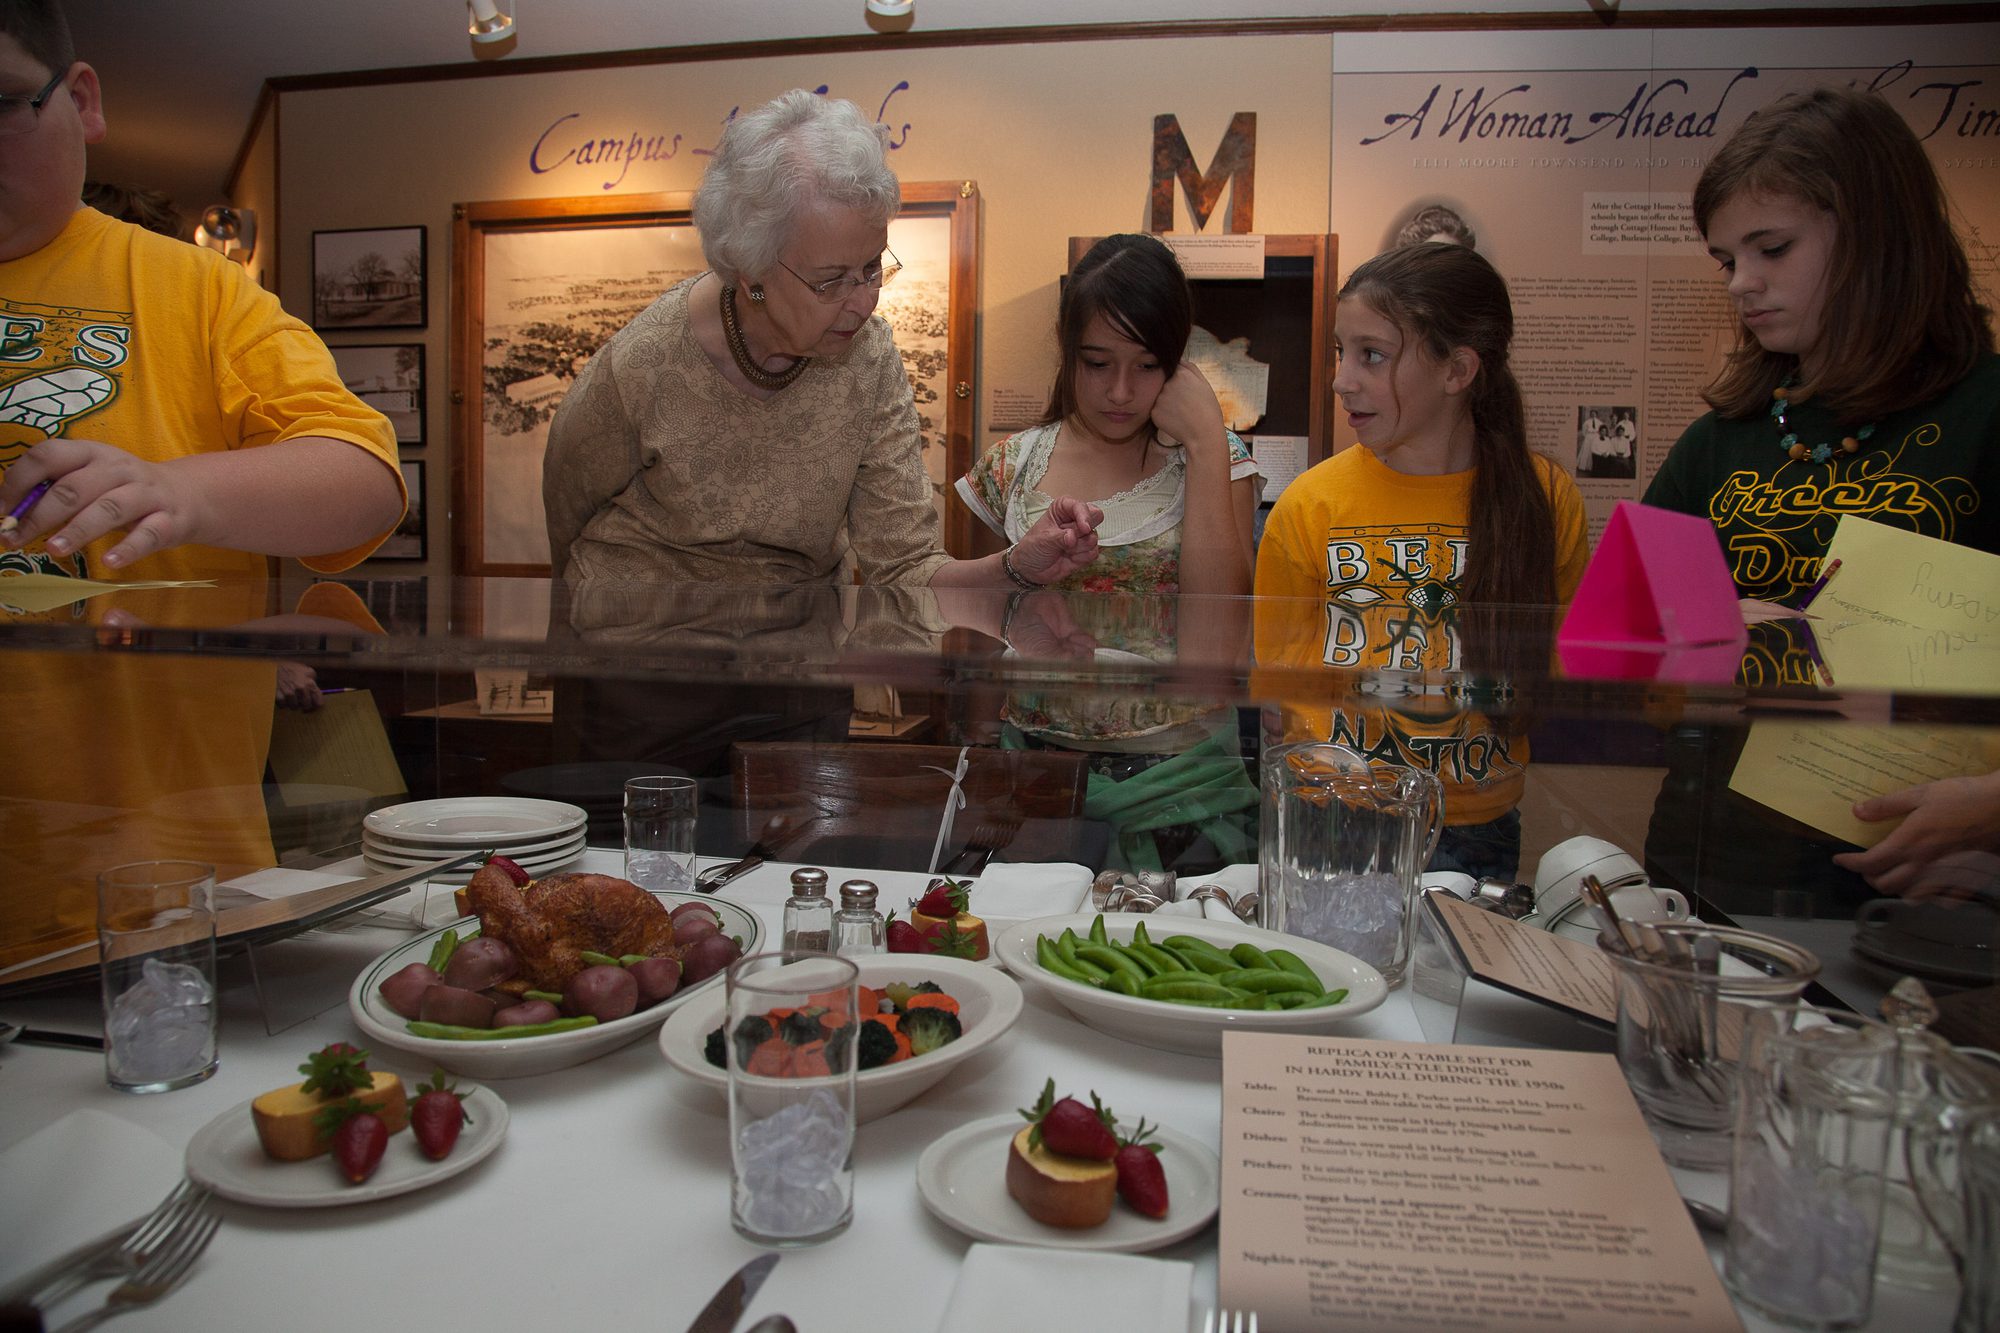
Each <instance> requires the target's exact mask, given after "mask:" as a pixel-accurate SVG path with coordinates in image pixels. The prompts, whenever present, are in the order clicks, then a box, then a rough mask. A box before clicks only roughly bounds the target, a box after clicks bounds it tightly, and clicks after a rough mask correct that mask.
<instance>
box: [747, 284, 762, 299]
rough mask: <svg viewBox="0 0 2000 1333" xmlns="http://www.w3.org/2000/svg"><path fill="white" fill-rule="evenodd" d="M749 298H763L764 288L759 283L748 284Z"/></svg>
mask: <svg viewBox="0 0 2000 1333" xmlns="http://www.w3.org/2000/svg"><path fill="white" fill-rule="evenodd" d="M750 299H751V300H753V301H761V300H763V299H764V288H763V286H762V285H761V284H758V283H754V282H753V283H751V284H750Z"/></svg>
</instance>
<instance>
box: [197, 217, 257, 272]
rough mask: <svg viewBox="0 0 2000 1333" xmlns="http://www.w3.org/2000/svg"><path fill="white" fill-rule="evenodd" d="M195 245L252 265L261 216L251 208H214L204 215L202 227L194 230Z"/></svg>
mask: <svg viewBox="0 0 2000 1333" xmlns="http://www.w3.org/2000/svg"><path fill="white" fill-rule="evenodd" d="M194 243H195V244H196V245H201V246H206V247H208V248H209V249H210V250H213V251H215V252H216V253H217V254H219V255H222V256H224V257H225V258H228V259H234V260H236V261H237V262H238V263H240V264H248V263H249V262H250V256H251V255H252V254H253V253H254V252H255V251H256V249H257V215H256V214H255V213H254V212H252V211H251V210H250V209H247V208H231V207H230V206H229V205H228V204H211V205H210V206H209V207H208V208H206V209H205V210H203V212H202V215H201V225H200V226H198V227H196V228H195V229H194Z"/></svg>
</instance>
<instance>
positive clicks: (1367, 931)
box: [1259, 742, 1444, 986]
mask: <svg viewBox="0 0 2000 1333" xmlns="http://www.w3.org/2000/svg"><path fill="white" fill-rule="evenodd" d="M1264 776H1265V779H1266V781H1267V782H1271V783H1275V784H1276V788H1275V791H1273V792H1267V794H1266V806H1265V809H1266V811H1267V813H1269V812H1271V811H1275V813H1276V818H1277V836H1276V838H1275V839H1274V840H1273V841H1274V845H1273V846H1271V847H1269V848H1268V850H1269V852H1270V854H1271V855H1272V856H1273V857H1274V858H1275V862H1276V868H1275V872H1273V871H1271V870H1270V869H1269V868H1266V870H1265V872H1264V873H1262V874H1260V876H1259V879H1260V882H1261V883H1263V884H1264V885H1266V886H1267V888H1266V890H1265V891H1264V892H1263V895H1262V917H1263V925H1264V926H1265V927H1266V928H1267V929H1271V930H1281V931H1285V932H1286V933H1288V934H1292V935H1299V936H1302V937H1304V938H1306V939H1310V940H1316V941H1318V942H1319V943H1321V944H1326V945H1330V946H1332V947H1333V948H1336V949H1339V950H1341V951H1343V952H1345V953H1349V954H1352V955H1353V956H1354V957H1356V958H1359V959H1361V960H1362V961H1363V962H1365V963H1368V964H1369V965H1371V966H1372V967H1374V968H1375V969H1376V970H1377V971H1379V972H1381V974H1382V976H1383V978H1384V979H1385V980H1386V981H1388V983H1389V984H1390V985H1391V986H1394V985H1396V984H1397V983H1398V982H1399V981H1401V980H1402V977H1403V973H1404V971H1405V970H1406V969H1407V968H1408V967H1409V963H1410V943H1411V938H1412V934H1413V932H1412V923H1413V916H1414V911H1415V907H1416V896H1417V885H1418V880H1419V878H1420V877H1421V876H1422V874H1423V870H1424V866H1425V864H1426V863H1427V862H1428V861H1429V860H1430V858H1431V853H1432V852H1433V851H1435V850H1436V849H1437V840H1438V834H1439V833H1440V832H1442V831H1443V828H1444V790H1443V788H1442V787H1441V786H1440V785H1439V783H1438V780H1437V777H1436V776H1435V775H1434V774H1431V773H1429V772H1426V771H1425V770H1423V769H1419V768H1408V767H1405V766H1403V765H1401V764H1390V763H1381V762H1373V761H1370V760H1367V759H1365V758H1363V757H1362V756H1361V755H1358V754H1356V753H1355V752H1354V751H1353V750H1351V749H1349V748H1348V747H1347V746H1344V745H1335V744H1333V743H1331V742H1324V743H1320V742H1315V743H1311V744H1301V745H1291V746H1286V747H1284V749H1283V750H1282V752H1281V753H1279V754H1278V755H1277V756H1275V758H1274V760H1273V762H1271V763H1270V764H1268V765H1266V766H1265V769H1264Z"/></svg>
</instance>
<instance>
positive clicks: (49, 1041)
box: [0, 1022, 104, 1051]
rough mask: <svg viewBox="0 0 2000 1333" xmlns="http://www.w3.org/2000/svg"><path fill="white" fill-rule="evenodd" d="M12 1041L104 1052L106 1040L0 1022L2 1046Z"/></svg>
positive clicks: (84, 1034) (77, 1033) (0, 1043)
mask: <svg viewBox="0 0 2000 1333" xmlns="http://www.w3.org/2000/svg"><path fill="white" fill-rule="evenodd" d="M10 1041H20V1042H30V1043H33V1044H35V1045H38V1046H68V1047H70V1048H72V1049H74V1050H79V1051H102V1050H103V1049H104V1038H103V1037H99V1036H93V1035H90V1034H88V1033H82V1032H45V1031H43V1030H41V1029H39V1028H24V1027H22V1026H21V1025H20V1024H19V1023H6V1022H0V1046H5V1045H6V1044H7V1043H8V1042H10Z"/></svg>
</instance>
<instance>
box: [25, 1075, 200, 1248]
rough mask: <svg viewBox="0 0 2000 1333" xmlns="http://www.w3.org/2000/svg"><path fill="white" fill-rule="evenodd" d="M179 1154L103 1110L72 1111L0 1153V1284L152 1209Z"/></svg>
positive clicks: (175, 1178)
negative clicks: (0, 1242)
mask: <svg viewBox="0 0 2000 1333" xmlns="http://www.w3.org/2000/svg"><path fill="white" fill-rule="evenodd" d="M181 1173H182V1167H181V1153H180V1150H179V1149H177V1148H175V1147H173V1146H172V1145H170V1144H169V1143H167V1141H166V1140H165V1139H162V1138H161V1137H160V1136H159V1135H157V1134H155V1133H153V1132H152V1131H151V1130H149V1129H142V1128H140V1127H139V1126H138V1125H135V1124H132V1123H131V1122H129V1121H125V1120H120V1119H119V1118H118V1117H117V1116H114V1115H109V1114H107V1113H105V1112H103V1111H93V1110H80V1111H71V1112H70V1113H69V1114H68V1115H66V1116H64V1117H63V1118H62V1119H60V1120H58V1121H56V1122H55V1123H54V1124H52V1125H45V1126H43V1127H42V1128H41V1129H38V1130H36V1131H35V1132H34V1133H33V1134H30V1135H29V1136H28V1137H27V1138H25V1139H22V1140H21V1141H20V1142H19V1143H17V1144H15V1145H14V1146H13V1147H11V1148H9V1149H7V1151H6V1152H4V1153H0V1181H5V1182H6V1183H5V1185H4V1186H0V1236H5V1237H7V1241H6V1243H5V1244H4V1245H0V1284H4V1283H6V1282H8V1281H11V1280H12V1279H13V1278H14V1277H16V1276H17V1275H19V1274H22V1273H25V1272H27V1271H28V1270H29V1269H31V1268H33V1267H35V1266H36V1265H38V1264H42V1263H45V1262H47V1261H48V1260H50V1259H53V1258H55V1257H56V1256H57V1255H59V1254H61V1253H63V1252H64V1251H65V1250H69V1249H73V1248H74V1247H76V1246H78V1245H81V1244H83V1243H84V1242H85V1241H88V1240H95V1239H96V1238H97V1237H99V1236H102V1235H103V1234H104V1233H105V1232H107V1231H110V1230H111V1229H112V1228H113V1227H116V1226H118V1225H119V1224H121V1223H124V1222H130V1221H132V1220H133V1219H135V1218H138V1217H143V1216H144V1215H145V1214H146V1213H148V1212H150V1211H152V1208H153V1205H154V1204H156V1203H158V1202H159V1201H160V1200H161V1199H163V1198H165V1197H166V1194H167V1191H169V1190H171V1189H172V1188H173V1187H174V1186H175V1185H176V1184H178V1183H179V1182H180V1179H181Z"/></svg>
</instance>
